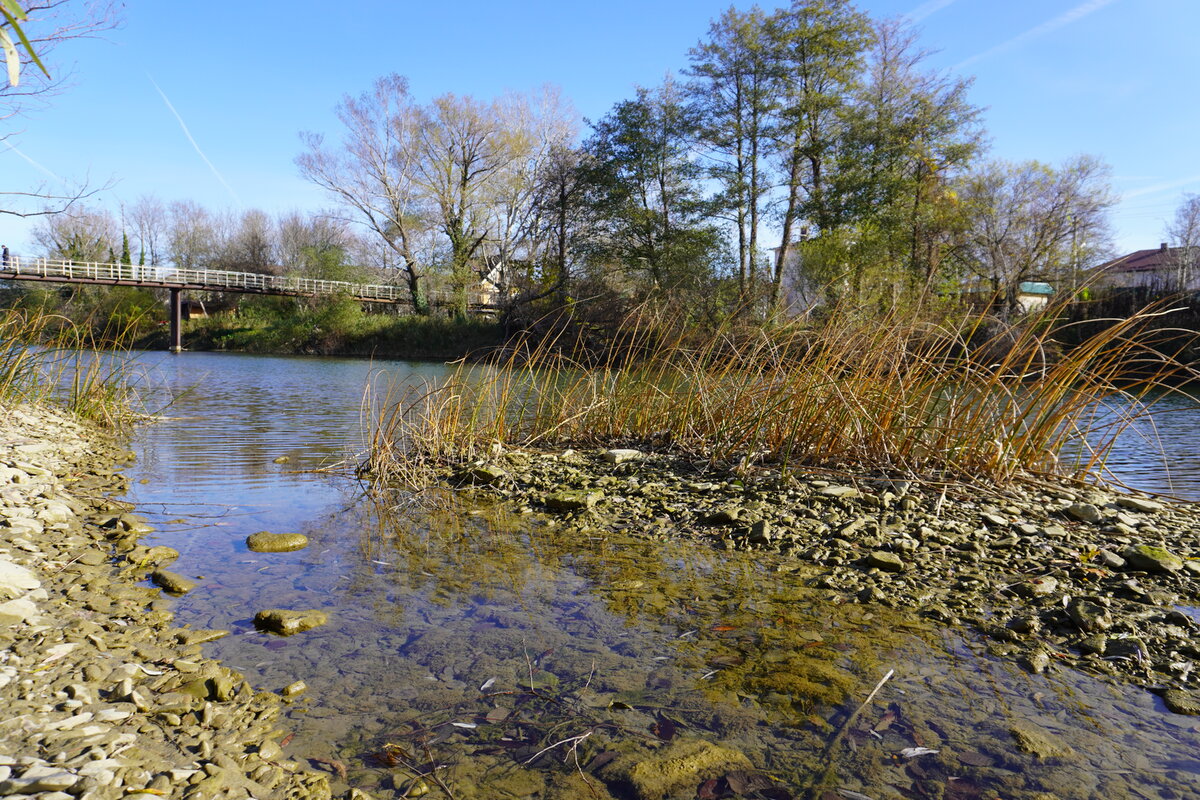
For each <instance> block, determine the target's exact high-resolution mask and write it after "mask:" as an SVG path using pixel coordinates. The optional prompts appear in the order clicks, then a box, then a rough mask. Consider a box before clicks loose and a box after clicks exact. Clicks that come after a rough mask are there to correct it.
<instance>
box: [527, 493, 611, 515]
mask: <svg viewBox="0 0 1200 800" xmlns="http://www.w3.org/2000/svg"><path fill="white" fill-rule="evenodd" d="M602 497H604V493H603V492H598V491H595V490H588V489H564V490H563V491H561V492H554V493H553V494H548V495H546V497H545V499H543V501H542V502H544V503H545V504H546V508H549V509H551V510H552V511H580V510H582V509H585V508H592V507H593V506H595V505H596V503H598V502H600V499H601V498H602Z"/></svg>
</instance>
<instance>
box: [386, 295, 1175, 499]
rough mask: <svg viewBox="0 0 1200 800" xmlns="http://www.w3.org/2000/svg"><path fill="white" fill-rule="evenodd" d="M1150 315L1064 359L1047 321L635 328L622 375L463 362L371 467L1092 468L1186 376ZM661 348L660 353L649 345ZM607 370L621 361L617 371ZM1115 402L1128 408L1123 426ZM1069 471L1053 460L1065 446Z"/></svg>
mask: <svg viewBox="0 0 1200 800" xmlns="http://www.w3.org/2000/svg"><path fill="white" fill-rule="evenodd" d="M1155 313H1157V312H1156V311H1155V310H1154V309H1151V310H1148V311H1146V312H1143V313H1142V314H1140V315H1137V316H1135V317H1133V318H1131V319H1127V320H1114V321H1112V324H1111V325H1109V326H1108V327H1107V328H1105V329H1104V330H1103V331H1101V332H1100V333H1097V334H1096V335H1094V336H1093V337H1091V338H1090V339H1088V340H1086V341H1084V342H1083V343H1082V344H1080V345H1078V346H1076V347H1074V348H1072V349H1070V350H1067V351H1064V350H1062V349H1061V348H1060V347H1059V346H1058V345H1057V344H1056V343H1055V342H1054V339H1053V334H1054V330H1055V328H1054V325H1053V319H1054V317H1053V315H1052V314H1043V315H1041V316H1040V317H1039V318H1036V319H1035V318H1033V317H1027V318H1023V319H1020V320H1018V321H1016V322H1015V323H1011V324H1008V323H1003V322H1001V321H999V320H997V319H995V318H992V317H988V316H986V315H984V314H981V313H980V312H975V311H961V312H959V313H958V314H957V315H948V316H944V317H943V318H941V319H939V320H937V321H933V322H931V321H928V320H925V319H922V318H920V317H918V316H916V315H913V314H905V313H902V312H894V313H891V314H887V315H883V316H878V315H877V316H864V315H862V314H860V313H857V312H856V311H855V310H853V309H848V308H837V309H833V310H832V311H830V312H829V313H828V314H827V316H826V317H825V318H824V319H823V320H821V321H820V322H814V321H811V320H799V321H796V322H793V323H790V324H787V325H782V326H776V327H773V328H769V329H768V328H763V329H760V330H757V331H755V332H752V333H749V334H747V333H746V332H744V331H735V330H734V329H732V328H727V329H722V330H718V331H716V332H715V333H714V334H713V335H711V336H709V337H707V338H706V339H705V340H704V341H703V343H701V344H699V345H696V344H692V343H690V342H689V340H688V338H687V337H685V336H683V335H676V336H673V337H670V336H664V334H663V331H664V330H666V329H667V328H666V327H665V326H664V325H662V324H661V322H660V321H649V322H647V321H646V317H645V316H644V315H643V316H641V317H638V322H636V323H632V324H631V325H629V326H627V327H626V328H625V329H624V330H622V331H621V332H620V335H619V337H617V338H618V339H619V340H620V341H621V342H622V349H623V351H624V352H626V353H638V354H639V357H637V358H629V359H624V360H618V365H617V366H611V365H608V366H600V367H595V366H587V364H589V363H591V362H590V361H589V360H588V359H587V358H585V357H584V356H585V355H587V354H585V353H582V352H580V351H578V350H577V349H564V348H562V347H560V346H559V345H560V342H558V341H557V340H555V339H553V338H548V339H547V338H543V339H541V340H539V341H529V340H525V341H520V342H518V343H517V345H516V346H515V347H514V348H513V349H512V353H513V355H512V356H511V357H510V358H508V359H507V361H505V362H504V363H501V364H498V365H493V366H488V367H479V366H472V365H468V364H463V365H460V366H459V367H458V369H457V370H456V372H455V373H454V374H453V375H452V376H451V377H450V378H449V379H446V380H444V381H441V382H438V383H431V384H427V385H423V386H421V387H410V388H409V389H408V390H407V391H406V393H405V394H404V396H403V397H401V398H399V400H398V401H393V400H391V399H389V400H387V401H386V402H384V403H382V404H381V405H380V407H379V408H378V409H377V413H376V414H375V415H374V419H375V427H374V431H375V434H374V441H373V446H372V451H373V452H374V453H375V456H376V458H375V462H376V466H381V464H382V462H385V461H392V462H393V469H395V468H396V464H395V462H397V461H403V460H404V459H413V458H425V459H434V460H447V459H469V458H475V457H478V456H480V455H483V454H486V453H487V452H488V451H489V450H490V448H492V447H494V446H495V445H496V443H499V444H502V445H504V446H509V447H551V446H563V445H571V446H581V445H593V446H595V445H609V444H613V443H619V442H627V443H631V442H639V441H643V442H645V441H659V442H664V441H669V442H670V443H671V444H672V446H674V447H677V448H680V449H682V450H683V451H685V452H688V453H690V454H692V455H695V456H699V457H703V458H708V459H711V460H713V461H724V462H729V463H737V462H743V463H744V462H746V461H752V462H762V463H771V464H776V465H779V466H781V467H784V468H787V467H798V466H812V467H821V468H831V469H839V470H856V471H885V472H887V473H890V474H908V475H914V476H922V475H926V476H928V475H938V476H944V477H951V478H956V479H982V480H987V481H991V482H996V483H1003V482H1007V481H1011V480H1013V479H1015V478H1018V477H1020V476H1022V475H1031V474H1047V473H1058V474H1062V473H1070V474H1077V473H1093V474H1094V473H1096V472H1098V471H1099V470H1100V469H1102V467H1103V462H1104V458H1105V456H1106V454H1107V452H1108V450H1109V448H1110V447H1111V445H1112V444H1113V441H1114V440H1115V438H1116V436H1117V435H1118V434H1119V433H1120V432H1121V430H1122V429H1123V428H1124V427H1125V426H1127V425H1128V424H1130V422H1132V420H1133V419H1134V417H1136V416H1137V415H1139V414H1144V413H1146V412H1147V409H1148V406H1147V405H1145V404H1144V403H1140V402H1139V398H1141V397H1142V396H1143V395H1144V394H1145V393H1146V391H1147V390H1149V389H1153V388H1156V387H1161V386H1166V385H1169V384H1170V383H1171V382H1173V381H1175V380H1177V379H1178V378H1179V377H1180V376H1181V375H1182V374H1183V373H1184V372H1185V371H1186V370H1185V368H1184V367H1183V366H1182V365H1180V364H1178V363H1176V362H1174V361H1172V360H1170V359H1168V358H1165V357H1162V356H1159V355H1157V354H1156V353H1154V352H1153V350H1151V349H1150V348H1148V347H1147V346H1144V344H1143V341H1142V336H1141V333H1140V331H1141V330H1142V327H1143V323H1144V322H1146V320H1147V319H1148V318H1149V317H1151V316H1153V315H1154V314H1155ZM651 344H652V345H653V347H651ZM610 364H611V362H610ZM1110 407H1116V408H1118V409H1123V411H1122V412H1121V413H1117V414H1116V415H1115V416H1114V415H1113V413H1111V408H1110ZM1076 441H1083V442H1086V445H1085V446H1083V447H1078V448H1076V450H1075V452H1077V453H1079V454H1081V455H1080V456H1079V457H1078V458H1077V459H1076V463H1071V464H1064V463H1060V459H1059V454H1060V453H1061V452H1062V451H1063V448H1064V445H1067V444H1068V443H1070V442H1076Z"/></svg>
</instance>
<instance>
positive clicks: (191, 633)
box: [175, 628, 229, 669]
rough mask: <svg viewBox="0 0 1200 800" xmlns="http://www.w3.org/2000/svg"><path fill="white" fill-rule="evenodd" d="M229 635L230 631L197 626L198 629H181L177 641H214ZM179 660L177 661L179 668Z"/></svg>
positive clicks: (200, 642) (196, 642) (198, 642)
mask: <svg viewBox="0 0 1200 800" xmlns="http://www.w3.org/2000/svg"><path fill="white" fill-rule="evenodd" d="M228 635H229V631H222V630H217V629H215V628H214V629H208V628H197V629H196V630H185V631H179V632H177V633H176V634H175V641H177V642H179V643H180V644H203V643H204V642H214V641H216V640H217V639H220V638H223V637H225V636H228ZM178 666H179V662H176V668H177V669H178Z"/></svg>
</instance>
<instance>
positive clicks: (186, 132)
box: [146, 75, 242, 206]
mask: <svg viewBox="0 0 1200 800" xmlns="http://www.w3.org/2000/svg"><path fill="white" fill-rule="evenodd" d="M146 77H147V78H150V76H149V75H147V76H146ZM150 83H152V84H154V88H155V90H156V91H157V92H158V96H159V97H161V98H162V99H163V102H164V103H166V104H167V108H168V109H170V111H171V113H172V114H174V115H175V120H176V121H177V122H178V123H179V127H180V128H182V129H183V135H184V136H186V137H187V140H188V141H189V142H191V143H192V148H193V149H194V150H195V151H196V155H198V156H200V158H202V159H204V163H205V164H208V168H209V169H210V170H212V174H213V175H215V176H217V180H219V181H220V182H221V185H222V186H224V187H225V188H226V189H228V190H229V196H230V197H232V198H233V202H235V203H237V204H238V205H239V206H240V205H241V204H242V198H240V197H238V194H237V192H235V191H234V190H233V187H232V186H230V185H229V182H228V181H226V180H225V178H224V176H222V175H221V173H220V172H218V171H217V168H216V167H215V166H213V163H212V162H211V161H209V160H208V156H206V155H204V151H203V150H201V149H200V145H198V144H196V140H195V138H193V137H192V132H191V131H189V130H188V126H187V123H186V122H184V121H183V117H181V116H179V112H178V111H176V110H175V106H173V105H171V101H170V100H168V99H167V94H166V92H164V91H163V90H162V89H161V88H159V85H158V84H157V83H155V81H154V78H150Z"/></svg>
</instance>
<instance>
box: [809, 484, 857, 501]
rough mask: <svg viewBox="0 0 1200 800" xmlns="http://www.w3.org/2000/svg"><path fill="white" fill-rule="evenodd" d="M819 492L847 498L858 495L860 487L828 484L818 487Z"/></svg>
mask: <svg viewBox="0 0 1200 800" xmlns="http://www.w3.org/2000/svg"><path fill="white" fill-rule="evenodd" d="M817 494H819V495H822V496H824V497H844V498H846V499H851V498H854V497H858V494H859V492H858V489H855V488H854V487H853V486H826V487H824V488H821V489H818V490H817Z"/></svg>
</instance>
